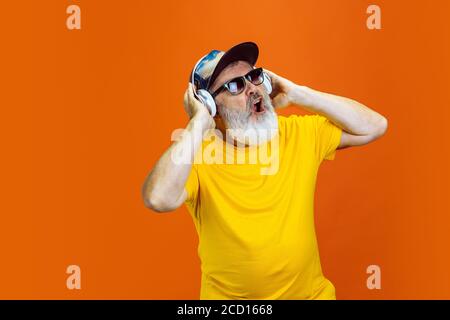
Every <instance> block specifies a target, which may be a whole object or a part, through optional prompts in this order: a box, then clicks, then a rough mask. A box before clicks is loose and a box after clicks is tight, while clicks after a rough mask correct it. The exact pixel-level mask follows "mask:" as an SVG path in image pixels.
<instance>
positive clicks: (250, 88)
mask: <svg viewBox="0 0 450 320" xmlns="http://www.w3.org/2000/svg"><path fill="white" fill-rule="evenodd" d="M245 81H247V86H246V88H245V95H246V96H247V97H250V96H251V95H254V94H256V93H257V92H258V89H257V88H256V86H255V85H254V84H253V83H251V82H250V81H248V80H247V79H245Z"/></svg>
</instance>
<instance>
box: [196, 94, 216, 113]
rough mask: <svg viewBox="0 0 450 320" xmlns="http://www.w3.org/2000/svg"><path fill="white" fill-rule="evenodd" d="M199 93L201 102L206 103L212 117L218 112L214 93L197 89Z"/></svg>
mask: <svg viewBox="0 0 450 320" xmlns="http://www.w3.org/2000/svg"><path fill="white" fill-rule="evenodd" d="M197 95H198V97H199V100H200V102H201V103H203V104H204V105H205V107H206V108H207V109H208V111H209V113H210V114H211V116H212V117H214V116H215V115H216V113H217V108H216V102H215V101H214V98H213V97H212V95H211V94H210V93H209V92H208V91H207V90H204V89H200V90H197Z"/></svg>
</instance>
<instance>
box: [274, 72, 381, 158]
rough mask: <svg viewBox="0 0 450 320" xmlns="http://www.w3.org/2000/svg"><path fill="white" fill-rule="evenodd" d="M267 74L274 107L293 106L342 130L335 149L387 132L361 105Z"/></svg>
mask: <svg viewBox="0 0 450 320" xmlns="http://www.w3.org/2000/svg"><path fill="white" fill-rule="evenodd" d="M266 71H267V73H268V74H269V75H270V77H271V79H272V82H273V84H274V91H275V92H274V98H273V103H274V105H275V107H278V108H282V107H284V106H287V105H289V104H291V103H292V104H295V105H299V106H301V107H303V108H305V109H306V110H308V111H311V112H314V113H318V114H320V115H323V116H325V117H326V118H328V119H329V120H330V121H331V122H333V123H334V124H335V125H336V126H338V127H340V128H341V129H342V130H343V131H342V137H341V142H340V144H339V146H338V149H342V148H346V147H351V146H359V145H364V144H367V143H369V142H372V141H374V140H376V139H378V138H379V137H381V136H382V135H383V134H384V133H385V132H386V130H387V127H388V121H387V119H386V118H385V117H383V116H382V115H381V114H379V113H377V112H376V111H374V110H372V109H370V108H368V107H366V106H365V105H363V104H362V103H359V102H357V101H355V100H352V99H349V98H346V97H340V96H337V95H333V94H329V93H324V92H320V91H317V90H313V89H311V88H308V87H305V86H299V85H296V84H295V83H293V82H291V81H289V80H287V79H284V78H282V77H280V76H278V75H276V74H274V73H273V72H270V71H268V70H266Z"/></svg>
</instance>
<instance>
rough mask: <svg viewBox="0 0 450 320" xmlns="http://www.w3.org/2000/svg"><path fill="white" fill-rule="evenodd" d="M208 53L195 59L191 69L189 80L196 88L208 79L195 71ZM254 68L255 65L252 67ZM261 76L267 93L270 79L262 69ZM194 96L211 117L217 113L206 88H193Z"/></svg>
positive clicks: (203, 84)
mask: <svg viewBox="0 0 450 320" xmlns="http://www.w3.org/2000/svg"><path fill="white" fill-rule="evenodd" d="M209 54H210V53H208V54H207V55H205V56H203V57H202V58H201V59H200V60H198V61H197V63H196V64H195V67H194V69H193V70H192V75H191V79H190V82H191V83H192V84H193V85H195V87H196V88H198V87H201V88H206V87H207V85H208V81H207V80H205V79H203V78H202V77H201V76H200V75H199V74H198V73H196V70H197V67H198V65H199V64H200V62H202V61H203V59H204V58H206V57H207V56H208V55H209ZM253 68H255V67H253ZM263 77H264V81H263V83H262V85H263V86H264V89H265V90H266V92H267V94H271V93H272V83H271V80H270V77H269V76H268V75H267V73H265V72H264V71H263ZM194 96H195V97H196V98H197V99H198V100H199V101H200V102H201V103H202V104H203V105H205V107H206V108H207V109H208V111H209V113H210V114H211V116H212V117H214V116H215V115H216V113H217V107H216V102H215V101H214V98H213V97H212V95H211V93H209V91H208V90H206V89H197V90H194Z"/></svg>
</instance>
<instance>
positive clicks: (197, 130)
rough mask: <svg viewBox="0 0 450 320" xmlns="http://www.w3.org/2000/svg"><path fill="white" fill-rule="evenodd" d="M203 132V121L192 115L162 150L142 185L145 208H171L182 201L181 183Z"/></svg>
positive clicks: (182, 184) (185, 177)
mask: <svg viewBox="0 0 450 320" xmlns="http://www.w3.org/2000/svg"><path fill="white" fill-rule="evenodd" d="M204 131H205V129H204V126H203V125H202V121H201V120H199V119H196V118H195V117H194V118H192V120H190V122H189V123H188V125H187V127H186V129H185V130H184V132H183V134H182V135H181V136H180V138H179V139H178V140H177V141H175V142H173V143H172V145H171V146H170V147H169V148H168V149H167V150H166V152H164V154H163V155H162V156H161V158H160V159H159V160H158V162H157V163H156V165H155V166H154V168H153V170H152V171H151V172H150V174H149V175H148V177H147V179H146V181H145V182H144V186H143V188H142V196H143V198H144V202H145V204H146V206H147V207H149V208H151V209H153V210H155V211H170V210H173V209H176V207H177V206H179V205H180V204H181V203H180V199H181V197H182V196H183V190H184V186H185V184H186V181H187V179H188V177H189V174H190V172H191V170H192V163H193V161H194V157H195V154H196V153H197V151H198V149H199V148H200V146H201V142H202V136H203V132H204ZM180 155H183V158H182V157H180ZM181 200H182V199H181Z"/></svg>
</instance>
